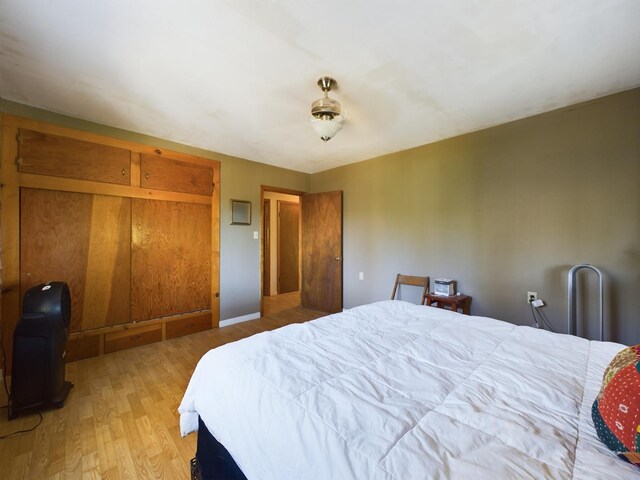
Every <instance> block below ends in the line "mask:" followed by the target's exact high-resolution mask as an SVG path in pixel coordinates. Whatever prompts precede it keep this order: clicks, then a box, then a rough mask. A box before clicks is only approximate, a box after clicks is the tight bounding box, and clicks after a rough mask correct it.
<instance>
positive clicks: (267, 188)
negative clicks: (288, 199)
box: [260, 185, 306, 198]
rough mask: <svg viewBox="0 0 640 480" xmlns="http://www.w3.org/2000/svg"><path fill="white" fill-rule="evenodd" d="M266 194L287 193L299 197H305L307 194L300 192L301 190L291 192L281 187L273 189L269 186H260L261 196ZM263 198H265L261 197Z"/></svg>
mask: <svg viewBox="0 0 640 480" xmlns="http://www.w3.org/2000/svg"><path fill="white" fill-rule="evenodd" d="M264 192H275V193H285V194H287V195H296V196H298V197H301V196H302V195H304V194H305V193H306V192H303V191H300V190H291V189H289V188H280V187H271V186H268V185H260V194H261V195H264ZM261 198H263V197H261Z"/></svg>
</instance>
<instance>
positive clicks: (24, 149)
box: [18, 129, 131, 185]
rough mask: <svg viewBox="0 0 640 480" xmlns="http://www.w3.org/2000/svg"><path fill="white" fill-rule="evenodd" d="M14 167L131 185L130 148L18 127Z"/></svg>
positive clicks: (39, 172)
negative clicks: (16, 165)
mask: <svg viewBox="0 0 640 480" xmlns="http://www.w3.org/2000/svg"><path fill="white" fill-rule="evenodd" d="M18 171H19V172H23V173H37V174H39V175H51V176H54V177H65V178H75V179H77V180H91V181H94V182H106V183H116V184H119V185H131V152H130V151H129V150H126V149H124V148H118V147H112V146H109V145H101V144H99V143H93V142H85V141H83V140H75V139H73V138H67V137H60V136H58V135H50V134H48V133H39V132H33V131H31V130H25V129H20V133H19V134H18Z"/></svg>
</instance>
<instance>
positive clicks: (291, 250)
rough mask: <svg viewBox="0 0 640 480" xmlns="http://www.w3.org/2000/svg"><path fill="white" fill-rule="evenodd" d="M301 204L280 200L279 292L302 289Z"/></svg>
mask: <svg viewBox="0 0 640 480" xmlns="http://www.w3.org/2000/svg"><path fill="white" fill-rule="evenodd" d="M299 242H300V204H299V203H293V202H283V201H278V294H281V293H289V292H297V291H298V290H299V289H300V283H299V279H298V276H299V273H300V268H299V265H300V263H299V262H300V246H299Z"/></svg>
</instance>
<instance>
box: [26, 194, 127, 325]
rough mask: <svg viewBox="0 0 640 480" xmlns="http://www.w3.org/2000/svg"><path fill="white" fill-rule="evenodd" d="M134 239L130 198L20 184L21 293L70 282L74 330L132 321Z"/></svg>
mask: <svg viewBox="0 0 640 480" xmlns="http://www.w3.org/2000/svg"><path fill="white" fill-rule="evenodd" d="M130 245H131V200H130V199H128V198H121V197H111V196H104V195H91V194H87V193H72V192H59V191H53V190H39V189H32V188H22V189H21V192H20V298H22V297H23V296H24V293H25V291H26V290H27V289H28V288H30V287H32V286H34V285H37V284H39V283H44V282H47V281H50V280H53V281H62V282H66V283H67V284H68V285H69V289H70V291H71V331H72V332H77V331H80V330H89V329H92V328H98V327H104V326H109V325H116V324H119V323H126V322H128V321H129V305H130V297H129V291H130V274H131V271H130Z"/></svg>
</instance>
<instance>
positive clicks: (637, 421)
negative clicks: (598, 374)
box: [591, 345, 640, 467]
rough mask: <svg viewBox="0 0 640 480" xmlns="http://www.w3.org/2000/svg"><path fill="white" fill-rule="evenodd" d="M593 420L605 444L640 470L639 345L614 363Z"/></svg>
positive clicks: (593, 414) (603, 383) (627, 349)
mask: <svg viewBox="0 0 640 480" xmlns="http://www.w3.org/2000/svg"><path fill="white" fill-rule="evenodd" d="M591 417H592V418H593V424H594V426H595V428H596V432H597V433H598V437H599V438H600V440H602V443H604V444H605V445H606V446H607V447H608V448H609V449H611V450H613V451H614V452H615V453H616V454H617V455H618V456H619V457H620V458H622V459H623V460H626V461H627V462H630V463H633V464H634V465H636V466H638V467H640V345H635V346H633V347H627V348H625V349H624V350H621V351H620V352H618V354H617V355H616V356H615V357H614V358H613V360H611V363H610V364H609V366H608V367H607V369H606V370H605V372H604V375H603V377H602V388H601V389H600V393H599V394H598V397H597V398H596V400H595V402H593V407H592V409H591Z"/></svg>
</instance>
